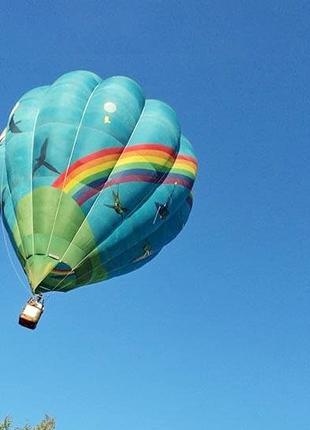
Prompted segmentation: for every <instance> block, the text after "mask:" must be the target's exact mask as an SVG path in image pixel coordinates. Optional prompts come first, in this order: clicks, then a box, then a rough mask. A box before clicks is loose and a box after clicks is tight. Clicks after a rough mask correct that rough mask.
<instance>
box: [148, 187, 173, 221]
mask: <svg viewBox="0 0 310 430" xmlns="http://www.w3.org/2000/svg"><path fill="white" fill-rule="evenodd" d="M176 184H177V183H175V184H174V187H173V190H172V191H171V193H170V196H169V197H168V199H167V201H166V202H165V203H159V202H155V206H156V214H155V217H154V220H153V224H155V223H156V221H157V219H158V218H159V219H160V220H164V219H166V218H167V217H168V215H169V214H170V210H169V209H170V205H171V203H172V196H173V193H174V190H175V186H176Z"/></svg>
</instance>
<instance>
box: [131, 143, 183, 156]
mask: <svg viewBox="0 0 310 430" xmlns="http://www.w3.org/2000/svg"><path fill="white" fill-rule="evenodd" d="M139 150H142V151H143V150H148V151H150V150H151V151H152V150H154V151H161V152H166V153H167V154H169V155H171V156H172V157H173V158H176V156H177V154H176V152H175V150H174V149H173V148H169V147H168V146H165V145H161V144H160V143H144V144H139V145H132V146H126V148H125V150H124V154H125V153H126V152H132V151H139Z"/></svg>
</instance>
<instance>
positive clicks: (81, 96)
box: [0, 71, 197, 293]
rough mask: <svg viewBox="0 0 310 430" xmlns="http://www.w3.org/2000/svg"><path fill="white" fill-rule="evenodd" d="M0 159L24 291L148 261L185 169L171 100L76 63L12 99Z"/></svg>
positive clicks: (180, 219)
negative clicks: (146, 93)
mask: <svg viewBox="0 0 310 430" xmlns="http://www.w3.org/2000/svg"><path fill="white" fill-rule="evenodd" d="M0 163H1V170H2V175H1V176H2V177H3V181H2V187H1V196H2V205H3V218H4V223H5V226H6V229H7V231H8V234H9V237H10V239H11V241H12V244H13V247H14V249H15V251H16V253H17V255H18V258H19V260H20V263H21V264H22V266H23V269H24V271H25V273H26V276H27V278H28V281H29V285H30V287H31V289H32V291H33V292H34V293H40V292H47V291H69V290H72V289H74V288H77V287H80V286H83V285H88V284H92V283H96V282H100V281H104V280H107V279H109V278H112V277H114V276H119V275H123V274H125V273H128V272H130V271H133V270H136V269H138V268H140V267H141V266H143V265H144V264H146V263H148V262H149V261H151V260H152V259H153V258H154V257H155V256H156V255H157V254H158V253H159V252H160V250H161V249H162V248H163V247H164V246H166V245H167V244H168V243H169V242H170V241H171V240H173V238H174V237H176V236H177V234H178V233H179V232H180V231H181V230H182V228H183V227H184V225H185V223H186V221H187V219H188V216H189V214H190V211H191V207H192V195H191V189H192V187H193V183H194V181H195V177H196V171H197V160H196V158H195V155H194V153H193V149H192V147H191V144H190V143H189V141H188V140H187V139H186V138H185V137H184V136H183V135H182V133H181V127H180V124H179V123H178V120H177V117H176V113H175V112H174V110H173V109H172V108H171V107H169V106H168V105H167V104H165V103H163V102H161V101H159V100H153V99H152V100H146V99H145V97H144V95H143V92H142V89H141V87H140V86H139V85H138V84H137V83H136V82H135V81H133V80H132V79H130V78H127V77H122V76H116V77H110V78H107V79H101V78H100V77H99V76H97V75H95V74H94V73H91V72H87V71H76V72H71V73H68V74H66V75H63V76H61V77H60V78H59V79H57V80H56V81H55V82H54V83H53V84H52V85H50V86H45V87H40V88H36V89H34V90H32V91H30V92H28V93H26V94H25V95H24V96H23V97H22V98H21V99H20V100H19V102H18V103H17V104H16V105H15V107H14V109H13V110H12V112H11V114H10V116H9V119H8V124H7V127H6V129H5V130H4V132H3V133H2V134H1V137H0Z"/></svg>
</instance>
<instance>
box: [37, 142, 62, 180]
mask: <svg viewBox="0 0 310 430" xmlns="http://www.w3.org/2000/svg"><path fill="white" fill-rule="evenodd" d="M47 146H48V139H45V141H44V143H43V145H42V148H41V151H40V156H39V157H38V158H36V160H35V161H36V164H35V165H34V168H33V174H34V173H35V172H36V171H37V170H38V169H39V168H40V167H42V166H44V167H46V168H47V169H49V170H51V171H52V172H55V173H58V174H60V172H58V170H57V169H56V168H55V167H54V166H52V165H51V164H50V163H48V162H47V161H46V152H47Z"/></svg>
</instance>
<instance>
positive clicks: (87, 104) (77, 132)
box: [46, 80, 102, 255]
mask: <svg viewBox="0 0 310 430" xmlns="http://www.w3.org/2000/svg"><path fill="white" fill-rule="evenodd" d="M101 83H102V80H101V81H100V82H99V83H98V84H97V85H96V86H95V88H94V89H93V91H92V92H91V94H90V95H89V97H88V100H87V102H86V104H85V107H84V110H83V112H82V115H81V119H80V122H79V125H78V127H77V130H76V134H75V138H74V142H73V146H72V150H71V154H70V156H69V159H68V163H67V168H66V173H65V179H64V182H63V185H62V189H61V193H60V196H59V199H58V205H57V209H56V213H55V218H54V222H53V227H52V230H51V234H50V238H49V242H48V245H47V251H46V253H47V255H48V254H49V250H50V246H51V243H52V238H53V234H54V231H55V226H56V221H57V217H58V213H59V210H60V206H61V203H62V198H63V194H64V185H65V182H66V179H67V175H68V171H69V168H70V164H71V160H72V157H73V154H74V150H75V148H76V145H77V141H78V137H79V133H80V130H81V128H82V124H83V120H84V117H85V114H86V112H87V109H88V106H89V103H90V101H91V99H92V97H93V95H94V93H95V91H96V90H97V88H98V87H99V85H100V84H101Z"/></svg>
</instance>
